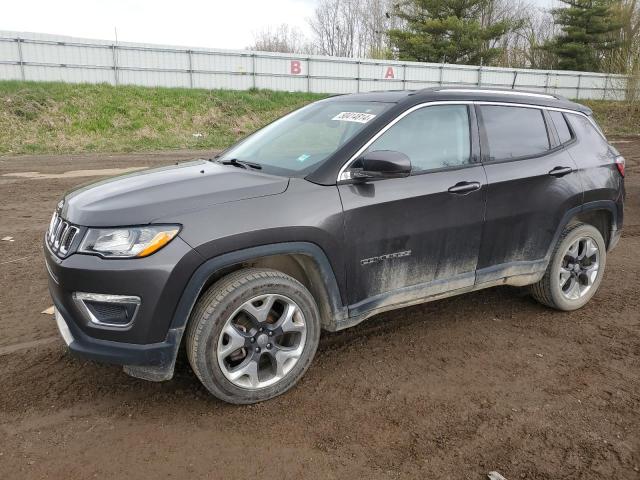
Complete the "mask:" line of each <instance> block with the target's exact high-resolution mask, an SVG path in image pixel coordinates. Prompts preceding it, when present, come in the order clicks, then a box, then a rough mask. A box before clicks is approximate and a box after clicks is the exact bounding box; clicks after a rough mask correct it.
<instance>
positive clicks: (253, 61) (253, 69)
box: [251, 52, 258, 89]
mask: <svg viewBox="0 0 640 480" xmlns="http://www.w3.org/2000/svg"><path fill="white" fill-rule="evenodd" d="M257 64H258V62H257V61H256V53H255V52H254V53H252V54H251V73H252V74H253V82H252V83H253V87H252V88H253V89H256V88H258V81H257V79H256V65H257Z"/></svg>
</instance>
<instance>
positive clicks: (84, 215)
mask: <svg viewBox="0 0 640 480" xmlns="http://www.w3.org/2000/svg"><path fill="white" fill-rule="evenodd" d="M288 184H289V179H288V178H283V177H276V176H273V175H267V174H264V173H260V172H258V171H255V170H250V169H242V168H236V167H233V166H226V165H220V164H218V163H213V162H209V161H207V160H195V161H192V162H186V163H180V164H177V165H172V166H168V167H160V168H153V169H149V170H142V171H138V172H135V173H130V174H127V175H122V176H119V177H114V178H109V179H106V180H102V181H100V182H96V183H92V184H89V185H85V186H81V187H79V188H77V189H76V190H73V191H71V192H69V193H68V194H67V195H66V197H65V199H64V206H63V209H62V216H63V218H65V219H67V220H68V221H69V222H71V223H75V224H76V225H83V226H89V227H107V226H112V227H115V226H126V225H144V224H147V223H151V222H153V221H154V220H155V219H157V218H160V217H162V218H167V217H171V216H173V215H177V214H179V213H182V212H187V211H194V210H200V209H203V208H207V207H210V206H212V205H217V204H221V203H227V202H235V201H238V200H244V199H248V198H256V197H264V196H267V195H277V194H279V193H282V192H284V191H285V190H286V189H287V185H288Z"/></svg>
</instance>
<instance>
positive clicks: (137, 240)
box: [78, 225, 180, 258]
mask: <svg viewBox="0 0 640 480" xmlns="http://www.w3.org/2000/svg"><path fill="white" fill-rule="evenodd" d="M179 231H180V227H179V226H177V225H155V226H148V227H130V228H90V229H89V230H88V231H87V233H86V234H85V236H84V239H83V240H82V244H81V245H80V249H79V250H78V251H79V252H80V253H92V254H97V255H100V256H102V257H106V258H132V257H138V258H139V257H147V256H149V255H151V254H152V253H155V252H157V251H158V250H160V249H161V248H162V247H164V246H165V245H166V244H167V243H169V242H170V241H171V240H173V238H174V237H175V236H176V235H177V234H178V232H179Z"/></svg>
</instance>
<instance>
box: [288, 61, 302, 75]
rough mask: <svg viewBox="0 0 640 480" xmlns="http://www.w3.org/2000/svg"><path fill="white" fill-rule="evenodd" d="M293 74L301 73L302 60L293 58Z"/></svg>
mask: <svg viewBox="0 0 640 480" xmlns="http://www.w3.org/2000/svg"><path fill="white" fill-rule="evenodd" d="M290 72H291V75H300V74H301V73H302V65H301V64H300V60H291V70H290Z"/></svg>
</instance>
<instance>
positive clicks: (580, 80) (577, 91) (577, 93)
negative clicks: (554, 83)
mask: <svg viewBox="0 0 640 480" xmlns="http://www.w3.org/2000/svg"><path fill="white" fill-rule="evenodd" d="M580 83H582V74H581V73H579V74H578V85H576V100H580Z"/></svg>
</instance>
